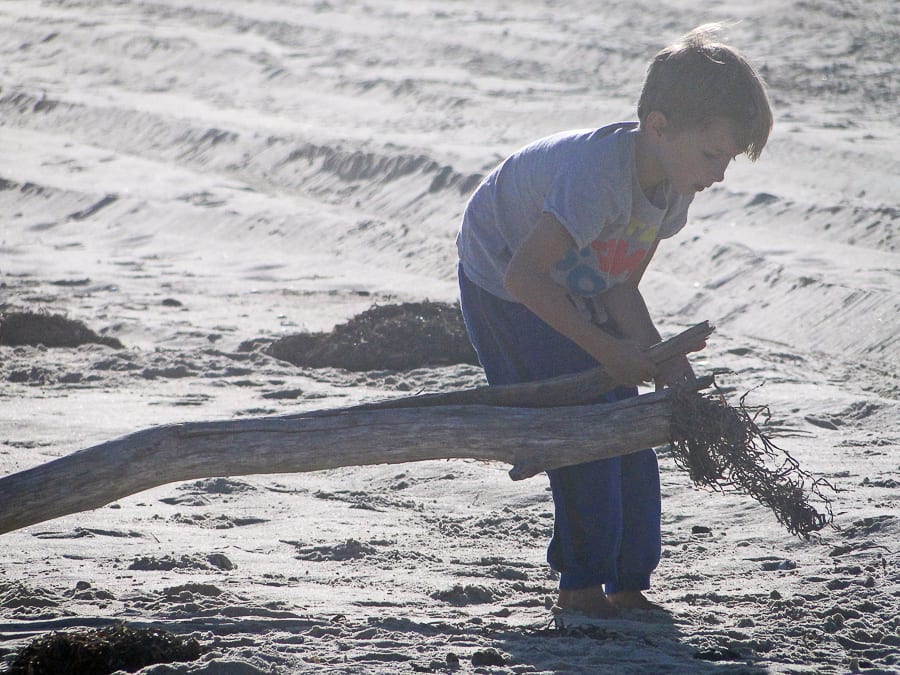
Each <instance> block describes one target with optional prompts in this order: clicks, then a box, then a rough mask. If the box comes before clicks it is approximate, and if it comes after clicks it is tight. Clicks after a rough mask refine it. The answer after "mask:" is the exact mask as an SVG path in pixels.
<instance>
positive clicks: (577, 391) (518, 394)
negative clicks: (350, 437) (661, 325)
mask: <svg viewBox="0 0 900 675" xmlns="http://www.w3.org/2000/svg"><path fill="white" fill-rule="evenodd" d="M714 330H715V326H713V325H712V324H710V323H709V322H708V321H703V322H701V323H698V324H695V325H694V326H691V327H690V328H688V329H686V330H684V331H682V332H681V333H679V334H678V335H675V336H673V337H670V338H668V339H667V340H663V341H662V342H660V343H658V344H655V345H653V346H652V347H650V348H649V349H648V350H647V356H648V357H649V358H650V360H651V361H653V362H654V363H655V364H656V365H659V364H661V363H664V362H666V361H668V360H669V359H672V358H675V357H676V356H684V355H685V354H689V353H691V352H695V351H699V350H700V349H702V347H703V346H704V345H705V344H706V339H707V338H708V337H709V336H710V335H711V334H712V332H713V331H714ZM617 384H618V382H616V381H615V380H613V379H612V378H611V377H610V376H609V375H608V374H607V372H606V371H605V370H604V369H603V368H602V367H599V366H598V367H597V368H593V369H591V370H586V371H583V372H580V373H575V374H573V375H561V376H559V377H553V378H549V379H546V380H538V381H536V382H524V383H522V384H507V385H493V386H484V387H475V388H473V389H463V390H460V391H449V392H441V393H436V394H422V395H419V396H407V397H404V398H396V399H388V400H386V401H375V402H373V403H363V404H362V405H358V406H355V407H354V408H352V409H353V410H381V409H384V408H419V407H426V406H438V405H491V406H503V407H505V406H514V407H518V408H549V407H553V406H569V405H581V404H584V403H590V402H594V401H596V399H597V395H598V394H599V393H601V392H604V391H609V390H610V389H612V388H613V387H615V386H616V385H617ZM329 412H330V411H328V410H323V411H321V414H326V415H327V414H329Z"/></svg>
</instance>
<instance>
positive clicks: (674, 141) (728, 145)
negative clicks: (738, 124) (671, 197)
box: [659, 117, 743, 195]
mask: <svg viewBox="0 0 900 675" xmlns="http://www.w3.org/2000/svg"><path fill="white" fill-rule="evenodd" d="M734 138H735V133H734V123H733V122H732V121H731V120H729V119H727V118H725V117H714V118H713V119H712V121H710V123H709V124H708V125H707V126H705V127H701V128H697V129H686V130H684V131H674V130H668V131H667V132H666V133H664V134H663V136H662V139H661V142H660V145H659V160H660V164H661V166H662V169H663V172H664V173H665V175H666V178H667V179H668V180H669V182H670V183H671V184H672V187H673V188H674V189H675V191H676V192H678V193H679V194H683V195H692V194H694V193H696V192H702V191H703V190H705V189H706V188H708V187H709V186H710V185H712V184H713V183H718V182H721V181H722V180H724V179H725V169H727V168H728V165H729V164H730V163H731V160H733V159H734V158H735V156H737V155H739V154H741V152H743V149H742V148H740V147H738V145H737V144H736V143H735V141H734Z"/></svg>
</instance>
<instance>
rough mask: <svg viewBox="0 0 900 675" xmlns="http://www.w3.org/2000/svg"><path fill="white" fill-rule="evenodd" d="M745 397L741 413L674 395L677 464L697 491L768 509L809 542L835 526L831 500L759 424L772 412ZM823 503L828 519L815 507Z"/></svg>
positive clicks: (708, 399)
mask: <svg viewBox="0 0 900 675" xmlns="http://www.w3.org/2000/svg"><path fill="white" fill-rule="evenodd" d="M746 397H747V395H746V394H744V396H742V397H741V399H740V402H739V404H738V405H737V407H733V406H731V405H729V404H728V403H727V402H726V401H725V398H724V396H722V395H721V394H715V395H713V396H704V395H701V394H698V393H696V392H692V391H680V392H675V393H674V394H673V400H672V406H673V409H672V426H671V444H672V451H673V454H674V457H675V463H676V464H677V465H678V466H679V467H681V468H682V469H685V470H687V471H688V472H689V474H690V476H691V480H693V481H694V484H695V485H699V486H701V487H707V488H710V489H712V490H715V491H717V492H739V493H742V494H745V495H749V496H750V497H753V498H754V499H756V501H758V502H759V503H760V504H762V505H764V506H767V507H769V508H770V509H771V510H772V511H773V512H774V513H775V517H776V518H777V519H778V522H779V523H781V524H782V525H783V526H784V527H785V528H787V530H788V531H789V532H790V533H791V534H795V535H798V536H807V535H808V534H809V533H811V532H816V531H818V530H821V529H822V528H823V527H825V526H826V525H828V524H830V523H831V522H832V521H833V519H834V515H833V513H832V510H831V499H830V498H829V497H827V496H826V495H825V494H823V492H822V490H823V488H827V489H830V490H832V491H833V490H834V488H833V487H832V486H831V485H830V484H829V483H828V482H827V481H826V480H824V479H823V478H814V477H813V476H812V475H811V474H809V473H808V472H807V471H804V470H803V469H802V468H801V467H800V464H799V463H798V462H797V460H796V459H794V458H793V457H792V456H791V455H790V453H788V452H787V451H786V450H783V449H781V448H779V447H778V446H777V445H775V444H774V443H773V442H772V441H771V440H770V439H769V438H768V437H767V436H766V434H765V433H763V431H762V430H761V429H760V427H759V425H758V424H757V420H758V419H760V418H761V417H762V418H768V416H769V409H768V407H767V406H759V407H751V406H747V405H746V403H745V399H746ZM811 497H812V498H814V499H815V500H817V501H818V502H821V504H822V507H821V508H823V510H824V513H820V512H819V511H818V510H816V508H815V507H814V506H813V505H812V504H811V503H810V498H811Z"/></svg>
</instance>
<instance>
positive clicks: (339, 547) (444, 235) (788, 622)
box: [0, 0, 900, 675]
mask: <svg viewBox="0 0 900 675" xmlns="http://www.w3.org/2000/svg"><path fill="white" fill-rule="evenodd" d="M699 5H703V6H702V7H701V6H699ZM699 5H698V3H690V2H686V1H684V0H671V1H664V2H662V3H646V2H642V1H632V2H619V1H618V0H614V1H611V2H605V3H592V2H584V1H581V2H571V3H560V2H553V1H551V0H548V1H547V2H521V3H507V2H502V1H500V0H484V1H482V2H469V1H467V0H456V1H453V2H450V1H448V0H444V1H443V2H432V1H430V0H423V1H422V2H402V1H399V0H367V1H366V2H354V1H348V2H341V1H338V0H332V1H329V0H324V1H322V2H300V1H299V0H294V1H288V0H257V1H254V2H246V1H238V0H217V1H216V2H211V1H210V0H184V1H182V0H154V1H150V0H146V1H145V0H135V1H134V2H125V3H123V2H117V1H115V0H80V1H79V0H71V1H68V0H59V1H50V0H47V1H45V2H40V1H37V0H6V1H5V2H3V3H0V49H2V53H3V56H4V58H3V61H2V65H0V313H2V314H10V313H13V312H18V313H23V312H30V313H33V314H38V315H40V314H46V315H54V316H57V315H58V316H64V317H66V318H68V319H71V320H74V321H79V322H82V323H83V324H84V325H85V326H86V327H88V328H90V329H91V330H92V331H95V332H96V334H97V336H99V337H101V338H104V339H105V340H106V341H107V342H109V341H110V339H115V340H118V341H119V342H120V343H121V345H122V348H116V347H115V346H111V345H110V344H100V343H97V342H95V343H86V344H82V345H80V346H77V347H50V346H46V345H45V344H17V345H0V476H7V475H12V474H15V473H16V472H20V471H24V470H26V469H29V468H31V467H35V466H38V465H41V464H44V463H46V462H49V461H52V460H54V459H56V458H59V457H63V456H66V455H69V454H70V453H73V452H75V451H78V450H80V449H83V448H86V447H89V446H93V445H96V444H99V443H102V442H104V441H107V440H110V439H113V438H117V437H120V436H123V435H125V434H129V433H132V432H135V431H138V430H141V429H145V428H149V427H154V426H157V425H162V424H173V423H181V422H193V421H201V420H210V421H211V420H233V419H242V418H252V417H264V416H276V415H285V414H290V413H297V412H302V411H310V410H321V409H330V408H339V407H346V406H350V405H354V404H357V403H362V402H367V401H375V400H380V399H385V398H390V397H397V396H405V395H410V394H413V393H419V392H429V393H430V392H441V391H451V390H456V389H464V388H470V387H475V386H479V385H482V384H484V379H483V376H482V374H481V370H480V368H479V367H478V366H476V365H473V364H471V363H465V362H461V363H449V364H442V365H429V366H416V367H410V368H402V369H399V370H398V369H393V368H391V367H389V366H388V365H387V364H385V365H383V366H382V367H380V368H375V369H366V370H349V369H345V368H340V367H304V366H298V365H294V364H292V363H289V362H287V361H285V360H283V359H280V358H276V357H275V356H273V355H272V354H271V353H270V352H268V351H267V350H266V349H265V345H266V344H269V343H271V342H272V341H274V340H277V339H279V338H284V337H286V336H291V335H296V334H303V333H315V332H327V331H331V330H332V329H333V328H334V327H335V326H339V325H341V324H344V323H346V322H347V321H349V320H351V319H353V317H356V316H358V315H359V314H360V313H361V312H364V311H366V310H369V309H370V308H372V307H382V306H388V305H398V304H401V303H412V302H424V301H431V302H435V303H450V304H453V303H456V302H457V299H458V291H457V286H456V249H455V245H454V238H455V235H456V231H457V229H458V226H459V218H460V215H461V213H462V210H463V208H464V206H465V202H466V199H467V198H468V195H469V194H470V193H471V192H472V190H473V189H474V188H475V186H476V185H477V184H478V182H479V181H480V179H481V178H482V177H483V176H484V175H486V174H487V172H489V171H490V170H491V168H492V167H493V166H495V165H496V163H497V162H498V161H500V160H501V159H502V158H503V157H505V156H506V155H507V154H509V153H510V152H512V151H514V150H515V149H517V148H519V147H521V146H522V145H524V144H525V143H527V142H529V141H531V140H533V139H536V138H539V137H541V136H544V135H547V134H549V133H553V132H556V131H561V130H565V129H575V128H585V127H595V126H601V125H603V124H606V123H610V122H614V121H619V120H629V119H634V118H635V116H636V113H635V106H636V100H637V97H638V94H639V92H640V86H641V83H642V81H643V76H644V72H645V68H646V65H647V63H649V61H650V59H651V58H652V57H653V55H654V54H655V53H656V51H657V50H658V49H659V48H661V47H662V46H664V45H665V44H667V43H669V42H672V41H673V40H675V39H676V38H678V37H679V36H680V35H681V34H683V33H685V32H687V31H688V30H690V29H691V28H693V27H694V26H696V25H699V24H702V23H706V22H709V21H734V22H735V23H734V24H733V25H731V26H730V27H729V28H728V29H727V31H726V32H725V37H726V39H727V41H728V42H730V43H731V44H733V45H734V46H736V47H737V48H738V49H740V50H741V51H743V52H744V53H745V54H746V55H747V57H748V58H749V59H750V60H751V61H752V62H754V63H755V64H756V65H757V66H758V67H759V69H760V72H761V73H762V75H763V76H764V77H765V79H766V80H767V82H768V86H769V92H770V96H771V100H772V104H773V108H774V112H775V127H774V130H773V134H772V137H771V139H770V142H769V145H768V146H767V148H766V150H765V152H764V153H763V156H762V158H761V160H760V161H759V162H758V163H756V164H752V163H750V162H749V161H748V160H746V159H738V160H737V161H736V162H735V164H734V165H733V166H732V168H731V169H730V170H729V174H728V178H727V180H726V181H725V182H724V183H723V184H720V185H717V186H715V187H713V188H712V189H710V190H709V191H705V192H704V193H703V194H701V195H698V197H697V198H696V200H695V202H694V205H693V206H692V208H691V213H690V218H689V221H688V225H687V226H686V228H685V229H684V230H683V231H682V232H681V233H679V235H678V236H676V237H675V238H673V239H670V240H666V241H665V242H664V243H663V244H662V245H661V246H660V249H659V253H658V254H657V258H656V259H655V260H654V263H653V265H651V267H650V269H649V271H648V272H647V275H646V277H645V279H644V281H643V286H642V288H643V289H644V294H645V297H646V298H647V300H648V304H649V305H650V309H651V313H652V314H653V315H654V316H655V317H657V320H658V325H659V327H660V329H661V330H662V331H663V333H664V334H666V335H673V334H675V333H677V332H679V331H681V330H683V329H684V328H686V327H687V326H690V325H692V324H694V323H697V322H700V321H704V320H708V321H710V322H712V323H713V324H715V325H716V327H717V328H716V331H715V333H714V334H713V335H712V337H711V338H710V340H709V344H708V347H707V349H706V350H704V351H703V352H701V353H698V354H695V355H693V357H692V363H693V365H694V368H695V370H696V371H697V372H698V373H700V374H706V373H712V372H714V371H716V372H718V373H719V374H718V375H717V382H718V384H719V386H720V387H721V389H722V390H723V392H725V394H726V395H727V396H729V397H734V399H735V400H737V399H739V398H740V397H741V396H742V395H744V394H745V393H747V392H749V394H747V400H748V402H750V403H752V404H756V405H768V406H769V410H770V411H771V419H770V420H769V422H768V427H767V428H768V429H770V430H771V433H772V434H773V435H774V437H775V440H776V442H777V443H778V444H779V446H781V447H783V448H784V449H786V450H788V451H789V452H790V453H791V454H792V455H793V456H794V457H795V458H796V459H797V460H798V461H799V462H800V463H801V465H802V466H803V468H804V469H806V470H807V471H809V472H810V473H812V474H813V475H814V476H817V477H822V478H824V479H826V480H827V481H829V482H830V483H831V484H832V485H833V486H834V487H835V488H836V492H834V494H833V498H834V503H833V508H834V526H833V527H828V528H825V529H823V530H822V531H821V532H820V533H818V534H817V535H815V536H812V537H809V538H806V539H804V538H798V537H795V536H792V535H791V534H789V533H788V532H787V531H785V530H784V528H782V527H781V526H780V525H779V524H778V523H777V522H776V520H775V519H774V517H773V515H772V513H771V512H770V511H768V510H767V509H766V508H764V507H762V506H760V505H759V504H758V503H756V502H755V501H753V500H752V499H750V498H748V497H745V496H741V495H722V494H716V493H711V492H708V491H704V490H700V489H697V488H696V487H694V486H693V485H692V484H691V480H690V478H689V476H688V475H687V474H686V472H684V471H683V470H681V469H679V468H678V467H677V466H676V465H675V463H674V461H673V459H672V456H671V451H670V450H669V449H668V448H667V447H660V448H658V449H657V452H658V455H659V458H660V471H661V478H662V489H663V521H662V528H663V558H662V562H661V564H660V566H659V569H658V570H657V573H656V575H655V577H654V586H653V588H652V589H651V591H650V592H649V593H648V595H649V596H650V597H651V599H653V600H654V601H655V602H658V603H660V604H662V605H663V606H664V607H665V608H666V609H667V610H668V612H666V613H649V614H648V613H641V612H634V613H630V614H629V613H626V614H625V615H623V616H622V617H621V618H617V619H612V620H606V621H575V622H571V621H569V622H565V621H564V622H558V621H556V622H554V619H553V615H552V614H551V612H550V606H551V604H552V601H553V599H554V598H555V594H556V584H557V578H556V575H555V573H553V572H552V571H551V570H550V569H549V568H548V567H547V565H546V562H545V546H546V543H547V541H548V539H549V536H550V534H551V531H552V526H553V517H552V509H553V505H552V500H551V496H550V493H549V488H548V484H547V480H546V478H545V477H544V476H543V475H540V476H536V477H534V478H530V479H528V480H523V481H515V482H514V481H512V480H510V478H509V476H508V475H507V471H508V469H509V466H507V465H503V464H500V463H488V462H480V461H473V460H462V459H459V460H448V461H433V462H416V463H408V464H402V465H380V466H372V467H346V468H341V469H333V470H327V471H318V472H312V473H296V474H272V475H259V474H257V475H249V476H226V477H217V478H208V479H202V480H191V481H187V482H180V483H171V484H168V485H164V486H160V487H157V488H154V489H151V490H147V491H144V492H140V493H138V494H134V495H132V496H129V497H127V498H123V499H119V500H116V501H114V502H112V503H110V504H108V505H106V506H104V507H102V508H98V509H95V510H91V511H86V512H83V513H77V514H72V515H69V516H65V517H61V518H56V519H53V520H48V521H46V522H42V523H39V524H35V525H31V526H29V527H26V528H23V529H19V530H16V531H13V532H9V533H6V534H3V535H0V673H3V672H9V670H10V669H11V668H12V666H13V662H14V659H15V658H16V655H17V653H18V652H19V650H20V649H22V648H23V647H25V646H26V645H28V644H29V643H31V642H32V640H34V639H36V638H40V637H42V636H47V635H49V634H51V633H53V632H54V631H85V630H95V629H100V628H104V627H110V626H115V625H117V624H119V623H121V622H124V623H125V624H126V625H127V626H130V627H134V628H136V629H145V628H159V629H163V630H165V631H168V632H170V633H172V634H174V635H176V636H179V637H182V638H185V639H192V640H195V641H196V642H197V643H198V644H199V645H200V647H201V650H202V654H201V655H200V656H199V658H196V659H194V660H191V661H183V662H176V661H174V660H172V661H168V662H163V663H156V664H154V665H148V666H146V667H144V668H143V669H141V670H140V671H139V672H141V673H142V674H143V675H151V674H152V675H163V674H170V673H180V674H187V673H190V674H197V673H206V674H210V675H211V674H216V673H226V674H231V673H234V674H239V675H256V674H274V673H296V672H309V673H384V674H388V673H391V674H393V673H412V672H432V673H444V672H454V673H473V672H479V673H498V674H499V673H599V672H603V673H617V674H618V673H719V672H727V673H746V674H756V673H847V672H867V673H869V672H871V673H897V672H900V558H898V550H900V252H898V244H900V235H898V223H900V199H898V197H900V190H898V186H900V159H898V157H900V114H898V107H897V101H898V98H900V65H898V64H900V40H898V35H900V5H898V3H896V2H893V0H873V1H871V2H839V1H838V0H823V1H822V2H801V1H796V2H773V1H772V0H761V1H759V2H755V3H750V4H748V3H741V2H737V1H736V0H724V1H722V2H715V3H699ZM423 339H424V338H423ZM0 340H2V335H0ZM404 347H405V348H406V349H408V350H409V351H413V350H414V348H415V347H416V345H413V344H410V345H406V346H404ZM648 391H649V390H648ZM72 482H73V484H72V485H71V486H63V487H62V488H61V486H59V485H56V486H49V487H48V489H51V490H57V491H58V490H60V489H71V490H78V479H77V477H74V478H73V481H72Z"/></svg>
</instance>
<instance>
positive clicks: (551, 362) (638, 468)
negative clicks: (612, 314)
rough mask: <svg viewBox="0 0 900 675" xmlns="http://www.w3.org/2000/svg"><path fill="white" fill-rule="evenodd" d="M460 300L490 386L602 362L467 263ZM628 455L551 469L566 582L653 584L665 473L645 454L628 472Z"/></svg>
mask: <svg viewBox="0 0 900 675" xmlns="http://www.w3.org/2000/svg"><path fill="white" fill-rule="evenodd" d="M460 300H461V305H462V310H463V316H464V318H465V321H466V328H467V330H468V331H469V336H470V339H471V340H472V344H473V346H474V347H475V350H476V352H477V353H478V357H479V360H480V361H481V364H482V366H483V367H484V369H485V374H486V376H487V379H488V382H490V383H491V384H514V383H518V382H528V381H533V380H539V379H545V378H548V377H554V376H557V375H564V374H569V373H575V372H580V371H583V370H587V369H589V368H593V367H595V366H596V362H595V361H594V359H593V358H592V357H591V356H590V355H589V354H587V353H586V352H584V351H583V350H582V349H581V348H579V347H578V346H577V345H575V344H574V343H573V342H572V341H571V340H569V339H568V338H566V337H565V336H563V335H561V334H560V333H558V332H557V331H555V330H554V329H552V328H551V327H550V326H548V325H547V324H546V323H544V322H543V321H541V320H540V319H539V318H538V317H537V316H535V315H534V314H533V313H532V312H530V311H529V310H528V309H527V308H526V307H524V306H523V305H521V304H518V303H512V302H507V301H504V300H502V299H500V298H497V297H496V296H494V295H492V294H490V293H488V292H487V291H485V290H484V289H482V288H480V287H478V286H476V285H475V284H473V283H472V282H471V281H470V280H469V279H468V278H467V277H466V276H465V273H464V272H463V270H462V267H460ZM636 394H637V390H636V389H634V388H632V389H621V388H620V389H616V390H613V391H612V392H608V393H607V394H605V395H598V399H597V400H598V402H599V401H602V400H606V401H615V400H618V399H620V398H625V397H627V396H634V395H636ZM644 452H649V453H650V455H652V456H653V462H654V463H655V460H656V456H655V455H654V454H653V451H652V450H649V451H644ZM638 454H643V453H638ZM623 459H626V458H621V457H614V458H610V459H605V460H598V461H595V462H588V463H586V464H582V465H579V466H577V467H563V468H562V469H556V470H553V471H548V475H549V477H550V485H551V489H552V492H553V500H554V505H555V521H554V533H553V538H552V540H551V542H550V546H549V548H548V553H547V559H548V562H549V563H550V566H551V567H552V568H553V569H555V570H557V571H558V572H560V588H564V589H574V588H584V587H587V586H593V585H597V584H601V583H602V584H607V585H608V587H609V588H617V589H618V588H620V587H621V590H632V589H631V587H630V586H631V585H632V584H637V586H639V588H635V589H634V590H639V589H643V588H647V587H648V585H649V577H650V573H651V572H652V570H653V569H654V568H655V567H656V565H657V563H658V561H659V506H658V505H659V483H658V480H659V476H658V473H657V472H655V471H652V472H649V473H650V474H652V475H647V472H648V471H649V468H650V467H649V466H648V464H647V460H646V459H645V460H644V462H643V463H636V464H635V466H634V467H632V466H631V465H632V464H634V463H633V462H627V466H628V469H627V473H628V477H627V478H625V477H623ZM632 476H637V477H638V478H641V481H640V483H639V485H633V484H632V480H633V478H632ZM654 477H655V480H656V484H655V486H656V487H655V492H654V487H653V479H654ZM623 481H624V482H623ZM623 485H624V486H625V489H624V490H623ZM632 503H636V504H638V505H639V506H640V507H641V508H638V509H637V511H636V514H635V515H634V516H633V517H632V516H631V515H629V516H628V517H626V516H625V514H624V513H623V506H624V505H625V504H629V505H631V504H632ZM654 503H655V504H656V508H655V513H656V522H655V525H654V523H653V517H652V514H653V512H654V509H653V507H652V504H654ZM647 504H650V505H651V506H650V507H647V506H646V505H647ZM623 554H624V555H623ZM620 577H621V579H622V581H620ZM626 585H627V586H628V588H625V587H624V586H626ZM610 592H612V591H610Z"/></svg>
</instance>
